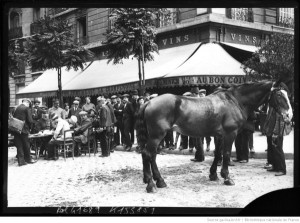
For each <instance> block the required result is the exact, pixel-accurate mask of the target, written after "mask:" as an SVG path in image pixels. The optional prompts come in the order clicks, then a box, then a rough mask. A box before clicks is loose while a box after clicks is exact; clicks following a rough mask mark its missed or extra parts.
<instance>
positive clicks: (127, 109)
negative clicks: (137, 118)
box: [122, 94, 134, 151]
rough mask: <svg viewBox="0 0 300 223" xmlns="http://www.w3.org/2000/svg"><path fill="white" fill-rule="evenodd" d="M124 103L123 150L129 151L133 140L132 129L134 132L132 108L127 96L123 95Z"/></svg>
mask: <svg viewBox="0 0 300 223" xmlns="http://www.w3.org/2000/svg"><path fill="white" fill-rule="evenodd" d="M123 102H124V110H123V119H122V122H123V129H124V140H125V142H124V143H125V150H126V151H130V150H131V147H132V144H133V143H132V141H133V140H132V139H133V138H134V134H133V133H132V129H133V130H134V108H133V106H132V103H131V102H129V95H128V94H124V95H123Z"/></svg>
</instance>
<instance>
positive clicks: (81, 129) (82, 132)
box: [74, 111, 92, 156]
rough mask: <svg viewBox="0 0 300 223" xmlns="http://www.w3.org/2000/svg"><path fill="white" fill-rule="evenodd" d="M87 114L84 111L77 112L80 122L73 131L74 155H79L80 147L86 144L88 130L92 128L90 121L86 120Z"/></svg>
mask: <svg viewBox="0 0 300 223" xmlns="http://www.w3.org/2000/svg"><path fill="white" fill-rule="evenodd" d="M87 115H88V113H87V112H86V111H81V112H79V116H80V122H79V123H78V125H77V127H76V128H75V129H74V131H75V135H76V136H75V137H74V143H75V148H74V155H75V156H80V155H81V146H82V144H86V143H87V142H88V137H89V136H88V128H89V127H91V126H92V121H91V120H90V119H89V118H88V116H87Z"/></svg>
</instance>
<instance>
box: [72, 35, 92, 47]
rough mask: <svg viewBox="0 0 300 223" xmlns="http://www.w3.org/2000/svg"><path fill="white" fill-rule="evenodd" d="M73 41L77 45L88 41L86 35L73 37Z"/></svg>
mask: <svg viewBox="0 0 300 223" xmlns="http://www.w3.org/2000/svg"><path fill="white" fill-rule="evenodd" d="M75 42H76V43H77V44H79V45H86V44H88V43H89V37H88V36H82V37H78V38H76V39H75Z"/></svg>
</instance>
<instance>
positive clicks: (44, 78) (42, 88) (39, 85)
mask: <svg viewBox="0 0 300 223" xmlns="http://www.w3.org/2000/svg"><path fill="white" fill-rule="evenodd" d="M82 72H83V71H82V70H81V69H78V70H77V71H75V70H74V69H70V70H69V71H68V70H67V69H66V67H62V69H61V83H62V88H64V86H65V85H66V84H67V83H69V82H70V81H71V80H72V79H73V78H74V77H75V76H76V75H78V74H80V73H82ZM57 91H58V74H57V70H56V69H49V70H46V71H44V72H43V74H42V75H40V76H39V77H38V78H37V79H36V80H34V81H33V82H31V83H30V84H29V85H28V86H26V87H25V88H24V89H22V90H21V91H19V92H18V93H17V94H16V96H17V98H25V97H27V98H36V97H55V96H56V95H57Z"/></svg>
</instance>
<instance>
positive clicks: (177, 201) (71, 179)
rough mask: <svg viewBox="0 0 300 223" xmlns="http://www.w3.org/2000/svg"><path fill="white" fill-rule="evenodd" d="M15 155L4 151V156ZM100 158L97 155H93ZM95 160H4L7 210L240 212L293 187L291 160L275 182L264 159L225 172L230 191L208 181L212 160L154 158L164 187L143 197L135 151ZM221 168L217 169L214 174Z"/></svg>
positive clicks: (93, 157) (140, 172)
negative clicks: (75, 208) (107, 208)
mask: <svg viewBox="0 0 300 223" xmlns="http://www.w3.org/2000/svg"><path fill="white" fill-rule="evenodd" d="M15 154H16V151H15V149H14V148H10V149H9V157H12V156H13V155H15ZM98 155H99V154H98ZM98 155H97V156H94V155H91V157H89V156H84V155H83V156H81V157H75V159H74V160H72V158H67V160H66V162H65V161H64V160H63V158H61V157H60V159H59V160H57V161H46V160H43V159H42V158H40V159H39V161H38V162H37V163H35V164H33V165H26V166H22V167H19V166H17V162H16V160H15V159H13V158H12V159H9V166H8V207H47V206H48V207H57V206H156V207H159V206H163V207H173V206H174V207H175V206H176V207H240V208H242V207H245V206H246V205H247V204H248V203H249V202H251V201H252V200H254V199H256V198H257V197H259V196H261V195H264V194H266V193H268V192H270V191H274V190H278V189H282V188H290V187H293V160H287V162H286V163H287V175H285V176H282V177H275V176H274V173H270V172H267V171H266V170H265V169H263V165H264V164H265V160H264V159H250V161H249V163H246V164H240V163H237V164H236V166H234V167H230V169H229V171H230V175H231V176H232V178H233V180H234V181H235V183H236V185H235V186H231V187H230V186H225V185H223V179H222V178H221V177H220V176H219V178H220V180H219V181H217V182H212V181H209V178H208V174H209V168H210V165H211V163H212V160H213V157H211V156H206V160H205V162H203V163H192V162H191V161H190V158H192V157H193V155H174V154H167V155H164V156H162V155H158V157H157V164H158V167H159V169H160V171H161V174H162V177H163V178H164V179H165V182H166V183H167V185H168V187H167V188H162V189H158V192H157V193H155V194H148V193H146V189H145V188H146V185H145V184H144V183H143V182H142V159H141V155H140V154H137V153H136V152H133V151H132V152H123V151H115V152H114V153H113V154H111V156H110V157H109V158H100V157H98ZM219 172H220V167H219V168H218V173H219Z"/></svg>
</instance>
